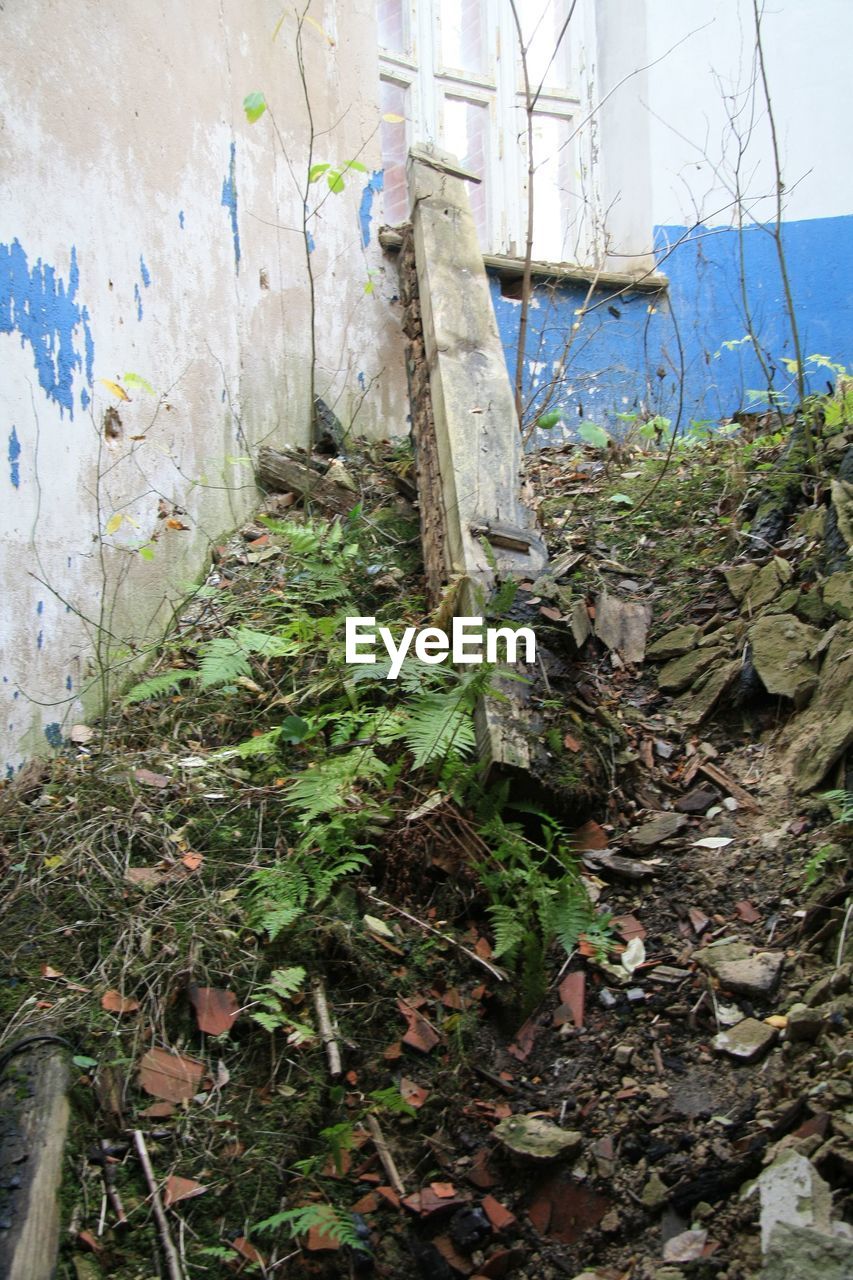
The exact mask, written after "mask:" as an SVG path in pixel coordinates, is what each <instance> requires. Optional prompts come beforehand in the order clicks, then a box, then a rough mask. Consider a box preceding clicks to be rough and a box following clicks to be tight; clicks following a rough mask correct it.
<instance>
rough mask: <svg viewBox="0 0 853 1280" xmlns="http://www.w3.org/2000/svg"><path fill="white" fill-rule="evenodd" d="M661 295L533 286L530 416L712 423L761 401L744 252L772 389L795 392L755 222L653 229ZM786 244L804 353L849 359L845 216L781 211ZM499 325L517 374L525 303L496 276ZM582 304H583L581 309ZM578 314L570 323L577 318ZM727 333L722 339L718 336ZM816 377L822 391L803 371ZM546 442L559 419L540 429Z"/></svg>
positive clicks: (769, 244)
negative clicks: (787, 219) (795, 218)
mask: <svg viewBox="0 0 853 1280" xmlns="http://www.w3.org/2000/svg"><path fill="white" fill-rule="evenodd" d="M655 241H656V246H657V254H658V264H659V268H660V270H662V271H664V272H665V273H666V274H667V275H668V276H669V279H670V287H669V290H668V292H667V293H666V294H648V293H643V294H640V293H630V292H626V293H623V294H617V293H615V292H614V291H613V290H612V289H598V290H596V291H595V292H594V293H593V295H592V297H589V298H588V296H587V287H586V286H585V285H561V286H557V287H555V286H550V285H544V284H540V285H538V286H537V287H536V289H535V292H534V298H533V302H532V306H531V311H530V321H529V338H528V343H527V361H526V368H525V387H524V402H525V406H526V411H525V418H526V419H527V420H532V418H533V417H534V416H536V417H538V416H540V415H541V414H543V413H546V412H549V411H553V410H555V409H561V410H562V412H563V418H564V422H565V424H566V432H565V433H566V435H571V434H572V432H573V431H574V430H576V429H577V428H578V427H579V426H580V425H582V424H583V423H584V422H594V423H598V424H600V425H603V426H606V427H607V428H608V430H610V431H611V432H613V433H614V434H616V435H619V434H624V429H625V420H624V419H620V417H619V416H618V415H620V414H625V415H634V414H639V415H640V416H641V417H643V418H648V417H652V416H653V415H655V414H661V415H662V416H664V417H666V418H669V419H672V420H673V421H674V420H675V418H676V416H677V415H678V409H679V402H680V399H681V392H680V386H679V384H680V382H681V379H682V368H683V405H682V411H681V426H682V429H686V428H688V427H689V426H690V424H691V422H697V423H707V424H713V423H716V422H718V421H719V420H720V419H721V418H730V417H731V416H732V415H733V414H734V413H735V412H736V411H737V410H739V409H747V410H749V409H752V408H754V407H756V404H757V401H756V399H755V397H753V396H750V395H749V392H750V391H753V390H754V391H763V390H765V388H764V379H763V375H762V373H761V369H760V367H759V364H758V361H757V360H756V357H755V353H754V351H753V350H752V347H751V343H749V342H742V341H741V340H742V339H743V338H744V336H745V335H746V333H747V324H746V319H745V308H744V300H743V290H742V287H741V257H742V258H743V264H744V271H743V274H744V277H745V279H746V280H747V282H748V289H747V296H748V304H749V310H750V312H751V313H752V322H753V326H754V329H755V332H756V334H757V335H758V337H759V340H760V342H761V345H762V347H763V348H764V349H765V350H766V351H767V353H768V363H769V364H770V366H771V368H772V369H774V370H775V371H776V374H777V378H776V380H775V381H774V386H775V388H776V389H777V390H778V391H782V392H786V391H787V392H788V393H790V392H791V391H792V386H791V378H790V376H789V375H788V373H787V372H786V371H785V369H784V366H783V365H782V364H781V361H782V360H783V359H790V358H791V357H792V355H793V349H792V343H791V335H790V331H789V328H788V321H787V317H786V314H785V307H784V300H783V296H782V289H781V285H780V280H779V267H778V261H777V258H776V248H775V245H774V243H773V241H772V239H771V237H770V236H769V235H768V234H767V232H766V231H765V230H764V228H762V227H750V228H748V229H747V230H746V231H745V232H744V235H743V238H742V247H741V237H740V235H739V233H738V232H737V230H736V229H734V228H730V227H711V228H709V227H700V228H697V229H694V230H690V229H688V228H685V227H678V226H669V227H658V228H657V229H656V237H655ZM784 245H785V251H786V256H787V262H788V272H789V275H790V277H791V284H792V289H793V293H794V299H795V305H796V311H797V319H798V324H799V328H800V339H801V345H802V350H803V355H804V357H808V356H811V355H814V354H818V353H819V354H821V355H824V356H828V357H830V358H831V359H832V360H833V361H836V362H838V363H840V364H844V365H846V366H848V367H850V366H853V217H844V218H814V219H809V220H807V221H802V222H791V223H787V224H786V226H785V230H784ZM490 287H491V291H492V300H493V303H494V307H495V314H496V317H497V321H498V328H499V331H500V334H501V339H502V341H503V344H504V349H505V352H506V357H507V365H508V368H509V370H510V376H511V377H512V376H513V374H514V370H515V359H516V346H517V340H518V318H519V311H520V303H519V302H518V301H517V300H515V299H511V298H507V297H504V296H503V295H502V293H501V284H500V281H499V280H498V279H497V277H495V276H491V277H490ZM584 308H585V310H584ZM575 326H577V327H575ZM725 344H730V345H728V346H726V345H725ZM809 380H810V384H811V385H810V387H809V389H810V390H813V391H818V392H821V391H825V390H826V384H825V379H824V376H823V375H822V374H821V373H820V371H817V372H816V373H811V374H810V377H809ZM538 435H539V439H540V441H541V442H545V443H547V442H548V441H551V442H554V441H555V439H556V437H555V433H554V432H540V433H538Z"/></svg>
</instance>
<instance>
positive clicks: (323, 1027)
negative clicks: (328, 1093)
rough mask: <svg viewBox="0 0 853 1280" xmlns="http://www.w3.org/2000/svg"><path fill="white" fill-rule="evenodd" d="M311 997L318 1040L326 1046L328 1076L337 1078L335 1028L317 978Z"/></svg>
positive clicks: (338, 1059)
mask: <svg viewBox="0 0 853 1280" xmlns="http://www.w3.org/2000/svg"><path fill="white" fill-rule="evenodd" d="M311 995H312V997H313V1000H314V1011H315V1013H316V1014H317V1025H318V1026H319V1028H320V1039H321V1040H322V1041H323V1044H324V1045H325V1046H326V1058H327V1060H328V1063H329V1075H330V1076H339V1075H340V1074H341V1050H340V1046H339V1045H338V1038H337V1036H336V1035H335V1028H334V1026H333V1025H332V1019H331V1016H330V1014H329V1006H328V1003H327V1001H326V990H325V988H324V986H323V984H322V982H321V981H320V979H319V978H315V980H314V982H313V983H312V984H311Z"/></svg>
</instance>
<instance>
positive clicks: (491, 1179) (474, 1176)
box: [465, 1147, 497, 1191]
mask: <svg viewBox="0 0 853 1280" xmlns="http://www.w3.org/2000/svg"><path fill="white" fill-rule="evenodd" d="M465 1176H466V1178H467V1179H468V1181H469V1182H472V1183H473V1184H474V1186H475V1187H479V1188H480V1190H481V1191H486V1190H487V1189H488V1188H489V1187H494V1186H495V1185H496V1184H497V1178H496V1177H495V1176H494V1174H493V1173H492V1171H491V1169H490V1168H489V1155H488V1152H487V1151H486V1148H485V1147H481V1148H480V1150H479V1151H478V1152H477V1153H476V1155H475V1156H474V1158H473V1160H472V1161H471V1167H470V1169H469V1170H468V1172H467V1174H466V1175H465Z"/></svg>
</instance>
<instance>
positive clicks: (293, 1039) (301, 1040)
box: [251, 965, 315, 1045]
mask: <svg viewBox="0 0 853 1280" xmlns="http://www.w3.org/2000/svg"><path fill="white" fill-rule="evenodd" d="M304 981H305V970H304V969H303V968H302V967H301V966H299V965H295V966H294V967H293V968H291V969H273V971H272V973H271V974H270V980H269V982H266V983H264V984H263V986H261V987H258V989H257V991H255V993H254V998H255V1003H256V1004H260V1005H263V1008H262V1009H257V1008H256V1009H255V1010H254V1012H253V1013H252V1015H251V1016H252V1018H253V1020H254V1021H255V1022H257V1023H259V1025H260V1026H262V1027H263V1028H264V1030H265V1031H269V1032H270V1033H272V1032H273V1031H278V1030H282V1029H283V1030H286V1031H287V1032H288V1036H287V1042H288V1044H294V1045H299V1044H307V1043H308V1042H309V1041H310V1040H313V1039H314V1036H315V1032H314V1028H313V1027H309V1026H307V1025H306V1024H305V1023H304V1022H298V1021H297V1020H296V1019H295V1018H294V1017H293V1016H292V1015H291V1014H290V1012H289V1011H288V1009H287V1008H286V1004H287V1002H288V1001H289V1000H291V999H292V997H293V996H295V995H296V993H297V992H298V991H299V988H300V987H301V986H302V984H303V982H304Z"/></svg>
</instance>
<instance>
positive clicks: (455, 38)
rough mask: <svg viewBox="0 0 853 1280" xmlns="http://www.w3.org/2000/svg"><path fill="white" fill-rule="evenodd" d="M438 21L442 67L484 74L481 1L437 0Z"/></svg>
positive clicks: (485, 68)
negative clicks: (438, 1) (439, 23)
mask: <svg viewBox="0 0 853 1280" xmlns="http://www.w3.org/2000/svg"><path fill="white" fill-rule="evenodd" d="M440 20H441V62H442V66H444V67H452V68H453V70H455V71H473V72H475V73H476V72H479V73H484V72H485V71H486V70H487V67H486V40H485V30H484V25H483V0H441V9H440Z"/></svg>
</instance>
